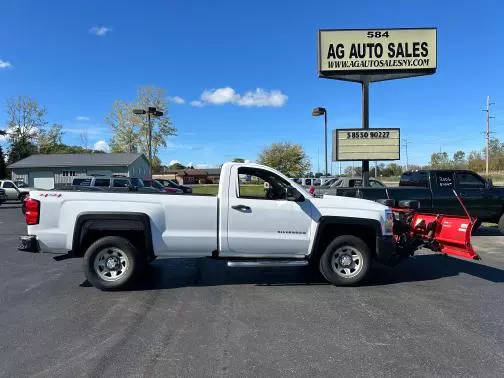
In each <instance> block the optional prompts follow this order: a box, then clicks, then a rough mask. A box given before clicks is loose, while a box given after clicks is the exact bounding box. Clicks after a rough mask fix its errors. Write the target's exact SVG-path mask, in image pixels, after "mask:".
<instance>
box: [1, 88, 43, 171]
mask: <svg viewBox="0 0 504 378" xmlns="http://www.w3.org/2000/svg"><path fill="white" fill-rule="evenodd" d="M6 104H7V106H6V111H7V130H6V131H7V135H8V139H9V143H10V148H9V162H10V163H13V162H15V161H18V160H20V159H24V158H25V157H27V156H29V155H31V154H32V153H34V152H36V147H35V143H36V141H37V137H38V135H39V133H40V131H41V130H43V128H44V127H45V125H46V124H47V122H46V120H45V114H46V109H45V108H44V107H42V106H41V105H39V104H38V102H37V101H36V100H34V99H32V98H30V97H26V96H19V97H12V98H9V99H7V103H6Z"/></svg>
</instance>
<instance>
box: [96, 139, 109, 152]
mask: <svg viewBox="0 0 504 378" xmlns="http://www.w3.org/2000/svg"><path fill="white" fill-rule="evenodd" d="M93 149H95V150H98V151H103V152H110V146H109V145H108V143H107V142H105V141H104V140H99V141H98V142H96V143H95V144H94V146H93Z"/></svg>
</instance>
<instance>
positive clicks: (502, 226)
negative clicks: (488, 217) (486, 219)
mask: <svg viewBox="0 0 504 378" xmlns="http://www.w3.org/2000/svg"><path fill="white" fill-rule="evenodd" d="M498 225H499V231H500V233H501V234H503V235H504V213H503V214H502V215H501V217H500V218H499V223H498Z"/></svg>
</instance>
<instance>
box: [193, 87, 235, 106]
mask: <svg viewBox="0 0 504 378" xmlns="http://www.w3.org/2000/svg"><path fill="white" fill-rule="evenodd" d="M239 99H240V95H239V94H237V93H236V92H235V90H234V89H233V88H230V87H225V88H218V89H212V90H207V89H205V90H204V91H203V93H202V94H201V101H202V102H205V103H208V104H214V105H221V104H226V103H228V102H230V103H234V102H236V101H238V100H239Z"/></svg>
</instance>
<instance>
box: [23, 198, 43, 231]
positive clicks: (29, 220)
mask: <svg viewBox="0 0 504 378" xmlns="http://www.w3.org/2000/svg"><path fill="white" fill-rule="evenodd" d="M25 208H26V212H25V219H26V224H28V225H34V224H38V223H39V219H40V201H37V200H36V199H33V198H30V197H27V198H26V199H25Z"/></svg>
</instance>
